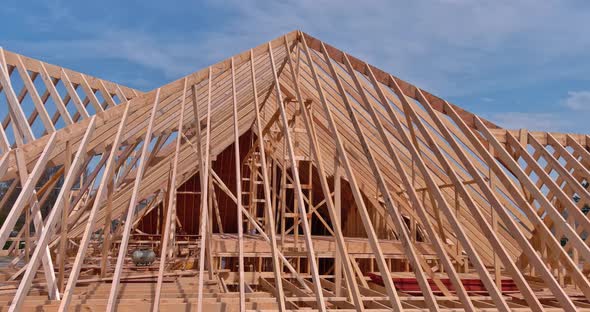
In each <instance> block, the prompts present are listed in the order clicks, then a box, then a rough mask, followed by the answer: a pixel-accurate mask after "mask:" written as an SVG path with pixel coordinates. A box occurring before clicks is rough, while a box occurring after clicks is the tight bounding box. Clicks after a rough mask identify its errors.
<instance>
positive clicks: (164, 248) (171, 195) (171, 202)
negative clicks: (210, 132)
mask: <svg viewBox="0 0 590 312" xmlns="http://www.w3.org/2000/svg"><path fill="white" fill-rule="evenodd" d="M187 80H188V79H187V78H184V88H183V91H182V102H181V104H180V116H179V117H178V131H177V135H176V149H175V151H174V160H173V164H172V176H171V178H170V187H169V189H168V209H167V212H166V221H165V225H164V232H163V233H162V245H161V246H160V247H161V248H160V249H161V250H160V267H159V268H158V281H157V284H156V293H155V295H154V303H153V308H152V311H154V312H157V311H159V310H160V295H161V292H162V281H163V279H164V269H165V267H166V255H167V253H168V242H169V241H170V235H171V233H170V228H171V223H172V222H173V220H172V219H173V218H172V213H173V211H174V207H175V206H176V174H177V172H178V153H179V151H180V142H181V141H182V135H181V132H182V131H183V127H182V125H183V123H184V105H185V99H186V84H187ZM194 92H195V88H194V87H193V99H194V100H196V96H195V94H194ZM197 125H198V123H197Z"/></svg>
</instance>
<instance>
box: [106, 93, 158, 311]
mask: <svg viewBox="0 0 590 312" xmlns="http://www.w3.org/2000/svg"><path fill="white" fill-rule="evenodd" d="M159 100H160V89H159V88H158V90H157V91H156V96H155V99H154V104H153V105H152V112H151V114H150V120H149V122H148V127H147V130H146V134H145V138H144V140H143V146H142V151H141V157H140V159H139V165H138V167H137V169H136V170H137V173H136V175H135V183H134V184H133V193H132V194H131V199H130V201H129V207H128V208H127V218H126V219H125V220H126V221H125V227H124V229H123V233H122V234H123V235H122V239H121V244H120V246H119V255H118V257H117V266H116V267H115V273H114V275H113V282H112V286H111V292H110V294H109V301H108V303H107V311H109V312H112V311H114V310H115V305H116V303H117V294H118V292H119V281H120V279H121V272H122V271H123V265H124V263H125V254H126V253H127V245H128V244H129V235H130V233H131V226H132V224H133V214H134V212H135V206H136V205H137V195H138V193H139V188H140V186H141V180H142V178H143V173H144V170H145V160H146V158H147V157H148V149H149V147H150V142H151V140H152V130H153V127H154V119H155V118H156V112H157V108H158V102H159Z"/></svg>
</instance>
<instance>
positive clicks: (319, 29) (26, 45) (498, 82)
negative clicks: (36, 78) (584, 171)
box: [0, 0, 590, 133]
mask: <svg viewBox="0 0 590 312" xmlns="http://www.w3.org/2000/svg"><path fill="white" fill-rule="evenodd" d="M36 2H37V1H4V3H3V4H2V9H1V10H0V29H2V30H3V31H2V33H0V45H1V46H2V47H4V48H5V49H8V50H12V51H15V52H18V53H21V54H25V55H27V56H31V57H35V58H39V59H42V60H44V61H46V62H49V63H55V64H58V65H61V66H65V67H68V68H71V69H74V70H77V71H81V72H84V73H88V74H91V75H95V76H98V77H101V78H105V79H108V80H113V81H116V82H119V83H122V84H125V85H128V86H131V87H135V88H138V89H141V90H146V91H147V90H151V89H153V88H155V87H158V86H160V85H162V84H164V83H167V82H170V81H172V80H175V79H177V78H179V77H181V76H184V75H186V74H189V73H191V72H194V71H196V70H198V69H200V68H203V67H205V66H207V65H209V64H212V63H215V62H218V61H220V60H222V59H225V58H227V57H229V56H231V55H233V54H236V53H239V52H241V51H244V50H246V49H248V48H251V47H254V46H256V45H259V44H261V43H264V42H266V41H268V40H270V39H273V38H275V37H278V36H280V35H281V34H283V33H286V32H288V31H291V30H293V29H301V30H302V31H305V32H307V33H309V34H311V35H313V36H315V37H317V38H319V39H322V40H324V41H326V42H328V43H330V44H332V45H334V46H336V47H338V48H340V49H342V50H344V51H346V52H348V53H350V54H352V55H355V56H357V57H360V58H362V59H364V60H366V61H367V62H369V63H371V64H373V65H375V66H377V67H380V68H381V69H383V70H385V71H387V72H390V73H392V74H394V75H396V76H398V77H400V78H402V79H405V80H407V81H409V82H412V83H414V84H416V85H418V86H420V87H422V88H424V89H426V90H428V91H430V92H432V93H434V94H436V95H438V96H441V97H443V98H445V99H447V100H449V101H451V102H453V103H455V104H457V105H460V106H462V107H464V108H465V109H467V110H470V111H472V112H474V113H477V114H479V115H481V116H483V117H485V118H488V119H490V120H492V121H494V122H496V123H498V124H500V125H501V126H504V127H507V128H521V127H527V128H530V129H533V130H547V131H568V132H579V133H590V121H589V119H590V76H589V73H590V60H589V59H588V57H589V56H590V36H589V35H588V30H589V29H590V2H588V1H554V0H543V1H539V0H535V1H532V0H531V1H529V0H524V1H505V0H498V1H476V0H473V1H467V0H438V1H434V0H433V1H426V0H424V1H370V0H369V1H349V0H341V1H325V0H302V1H295V0H293V1H282V2H280V3H279V2H278V1H277V2H263V1H229V0H227V1H203V2H198V1H147V0H144V1H124V3H123V1H109V0H102V1H57V0H52V1H38V2H37V3H36ZM0 109H5V108H0Z"/></svg>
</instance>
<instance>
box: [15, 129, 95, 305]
mask: <svg viewBox="0 0 590 312" xmlns="http://www.w3.org/2000/svg"><path fill="white" fill-rule="evenodd" d="M95 125H96V117H92V119H91V120H90V123H89V124H88V128H87V130H86V133H85V134H84V137H83V138H82V141H81V142H80V145H79V146H78V152H77V153H76V156H75V157H74V161H73V162H72V166H71V168H70V171H69V172H68V173H67V175H66V177H65V179H64V182H63V185H62V188H61V191H60V192H59V194H58V196H57V199H56V201H55V204H54V205H53V209H52V210H51V212H50V213H49V216H48V217H47V222H46V224H45V226H44V227H43V231H42V232H41V235H40V237H39V240H38V241H37V248H35V252H34V253H33V257H32V259H31V262H30V263H29V265H28V267H27V271H26V272H25V274H24V276H23V278H22V280H21V282H20V284H19V286H18V289H17V291H16V294H15V296H14V299H13V300H12V304H11V305H10V308H9V311H11V312H14V311H20V308H21V305H22V303H23V301H24V299H25V296H26V294H27V293H28V291H29V289H30V287H31V283H32V281H33V278H34V277H35V274H36V273H37V268H38V267H39V261H40V260H41V258H42V256H41V253H42V252H45V248H46V247H47V244H48V242H49V239H50V238H51V235H52V234H53V230H54V228H55V223H56V221H57V218H58V215H59V213H60V212H61V210H62V209H63V207H64V201H65V200H69V199H68V198H65V194H66V193H67V192H66V190H70V189H71V188H72V185H73V184H74V182H75V180H76V179H77V177H78V173H79V172H80V169H81V168H80V167H81V164H82V163H84V159H85V158H86V157H87V155H86V152H87V151H86V148H87V146H88V143H89V141H90V138H91V137H92V134H93V133H94V129H95ZM55 133H56V132H54V133H53V135H52V137H54V136H55Z"/></svg>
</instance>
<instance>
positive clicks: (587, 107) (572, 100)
mask: <svg viewBox="0 0 590 312" xmlns="http://www.w3.org/2000/svg"><path fill="white" fill-rule="evenodd" d="M563 103H564V105H565V106H566V107H567V108H569V109H572V110H575V111H590V91H570V92H568V97H567V98H566V99H565V100H564V102H563Z"/></svg>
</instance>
